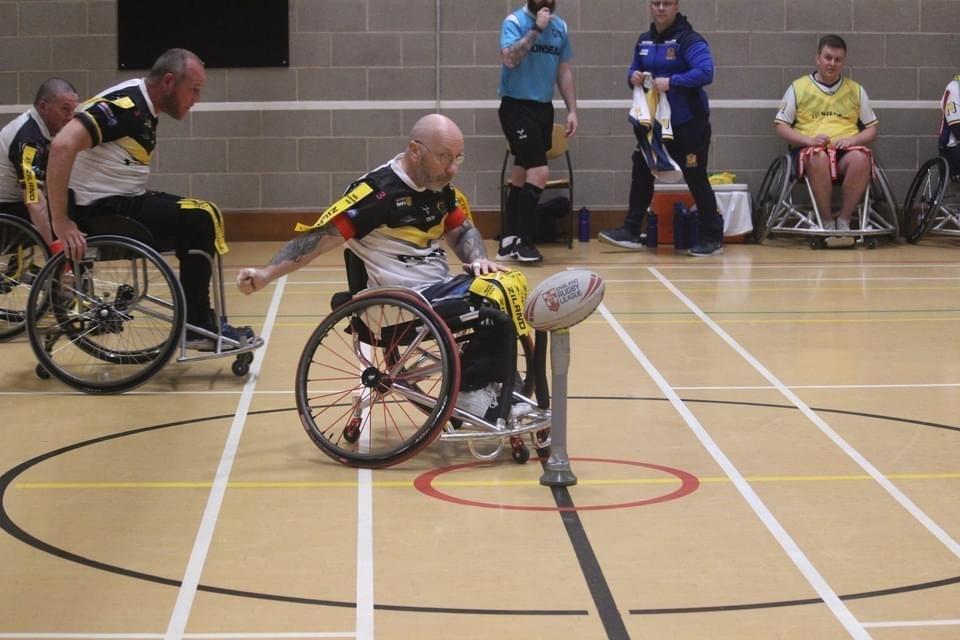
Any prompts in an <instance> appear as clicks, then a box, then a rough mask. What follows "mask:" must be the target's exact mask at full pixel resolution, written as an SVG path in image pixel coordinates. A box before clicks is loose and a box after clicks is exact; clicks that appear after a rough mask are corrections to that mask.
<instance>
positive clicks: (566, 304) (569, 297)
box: [524, 269, 606, 331]
mask: <svg viewBox="0 0 960 640" xmlns="http://www.w3.org/2000/svg"><path fill="white" fill-rule="evenodd" d="M605 289H606V285H604V283H603V279H602V278H601V277H600V276H598V275H597V274H595V273H594V272H592V271H587V270H586V269H573V270H571V271H561V272H560V273H556V274H554V275H552V276H550V277H548V278H547V279H545V280H544V281H543V282H541V283H540V284H538V285H537V286H536V287H534V289H533V291H532V292H531V293H530V295H528V296H527V305H526V307H525V308H524V315H525V316H526V318H527V322H529V323H530V325H531V326H532V327H533V328H534V329H537V330H539V331H556V330H558V329H567V328H569V327H572V326H573V325H575V324H578V323H580V322H583V321H584V320H586V319H587V316H589V315H590V314H591V313H593V311H594V309H596V308H597V307H598V306H600V302H601V301H603V292H604V290H605Z"/></svg>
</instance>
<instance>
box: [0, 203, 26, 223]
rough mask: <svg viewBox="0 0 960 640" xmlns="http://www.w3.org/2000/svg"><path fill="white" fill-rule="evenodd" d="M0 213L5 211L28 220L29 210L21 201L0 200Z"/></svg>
mask: <svg viewBox="0 0 960 640" xmlns="http://www.w3.org/2000/svg"><path fill="white" fill-rule="evenodd" d="M0 213H5V214H7V215H10V216H14V217H16V218H20V219H22V220H24V221H26V222H30V211H29V210H28V209H27V205H25V204H23V203H22V202H0Z"/></svg>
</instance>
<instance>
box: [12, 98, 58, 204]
mask: <svg viewBox="0 0 960 640" xmlns="http://www.w3.org/2000/svg"><path fill="white" fill-rule="evenodd" d="M49 153H50V131H49V130H48V129H47V125H46V124H44V122H43V118H41V117H40V114H38V113H37V111H36V109H34V108H33V107H30V108H29V109H28V110H27V111H24V112H23V113H21V114H20V115H19V116H17V117H16V118H15V119H13V120H11V121H10V122H8V123H7V125H6V126H5V127H4V128H3V129H2V130H0V202H25V203H27V204H34V203H37V202H39V201H40V192H41V190H42V189H43V184H44V181H45V180H46V178H47V157H48V156H49Z"/></svg>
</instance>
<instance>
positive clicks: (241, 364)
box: [230, 353, 253, 378]
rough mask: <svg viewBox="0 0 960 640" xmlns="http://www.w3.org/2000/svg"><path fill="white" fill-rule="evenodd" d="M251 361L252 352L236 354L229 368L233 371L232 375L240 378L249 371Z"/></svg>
mask: <svg viewBox="0 0 960 640" xmlns="http://www.w3.org/2000/svg"><path fill="white" fill-rule="evenodd" d="M251 362H253V354H252V353H241V354H240V355H238V356H237V359H236V360H234V361H233V364H232V365H231V366H230V370H231V371H233V375H235V376H237V377H238V378H242V377H243V376H245V375H247V374H248V373H249V372H250V363H251Z"/></svg>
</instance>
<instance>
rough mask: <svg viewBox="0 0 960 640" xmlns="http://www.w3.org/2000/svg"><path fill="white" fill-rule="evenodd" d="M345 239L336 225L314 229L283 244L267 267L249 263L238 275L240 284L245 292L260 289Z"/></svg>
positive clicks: (238, 283)
mask: <svg viewBox="0 0 960 640" xmlns="http://www.w3.org/2000/svg"><path fill="white" fill-rule="evenodd" d="M342 243H343V236H341V235H340V231H339V230H338V229H337V228H336V227H334V226H333V225H326V226H324V227H320V228H319V229H311V230H310V231H307V232H306V233H304V234H303V235H302V236H299V237H297V238H294V239H293V240H291V241H290V242H288V243H287V244H285V245H283V246H282V247H280V250H279V251H277V253H276V254H275V255H274V256H273V257H272V258H271V259H270V262H268V263H267V265H266V266H264V267H259V268H255V267H247V268H245V269H241V270H240V273H239V274H238V275H237V287H239V289H240V291H242V292H243V293H245V294H248V295H249V294H251V293H253V292H254V291H259V290H260V289H263V288H264V287H265V286H267V285H268V284H270V283H271V282H273V281H274V280H276V279H277V278H279V277H280V276H285V275H287V274H288V273H293V272H294V271H296V270H297V269H300V268H301V267H303V266H305V265H307V264H308V263H309V262H310V261H311V260H313V259H314V258H316V257H317V256H318V255H320V254H321V253H326V252H327V251H329V250H330V249H333V248H334V247H336V246H338V245H340V244H342Z"/></svg>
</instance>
